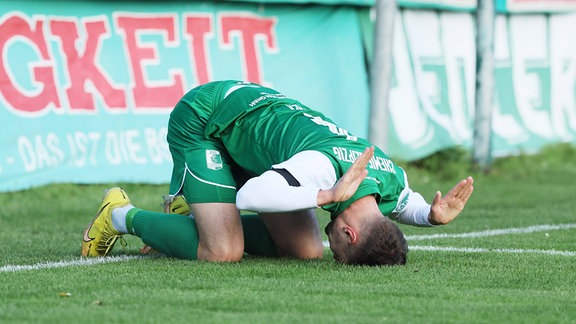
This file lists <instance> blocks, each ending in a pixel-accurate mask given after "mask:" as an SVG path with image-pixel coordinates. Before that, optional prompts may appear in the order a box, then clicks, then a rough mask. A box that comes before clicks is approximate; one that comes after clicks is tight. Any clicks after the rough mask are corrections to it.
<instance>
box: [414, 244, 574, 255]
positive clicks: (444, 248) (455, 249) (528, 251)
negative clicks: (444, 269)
mask: <svg viewBox="0 0 576 324" xmlns="http://www.w3.org/2000/svg"><path fill="white" fill-rule="evenodd" d="M408 249H409V250H412V251H444V252H463V253H489V252H492V253H517V254H547V255H561V256H569V257H573V256H576V252H573V251H557V250H534V249H484V248H459V247H452V246H410V247H408Z"/></svg>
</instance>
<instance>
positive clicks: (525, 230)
mask: <svg viewBox="0 0 576 324" xmlns="http://www.w3.org/2000/svg"><path fill="white" fill-rule="evenodd" d="M572 228H576V224H562V225H534V226H528V227H512V228H503V229H495V230H487V231H480V232H468V233H460V234H445V233H444V234H429V235H407V236H406V240H408V241H418V240H430V239H443V238H471V237H486V236H498V235H509V234H527V233H535V232H545V231H557V230H563V229H572Z"/></svg>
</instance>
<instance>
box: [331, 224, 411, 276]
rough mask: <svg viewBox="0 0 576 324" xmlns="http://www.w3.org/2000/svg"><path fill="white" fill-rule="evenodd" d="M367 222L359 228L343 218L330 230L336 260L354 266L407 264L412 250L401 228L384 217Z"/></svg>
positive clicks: (332, 225)
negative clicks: (408, 254) (409, 248)
mask: <svg viewBox="0 0 576 324" xmlns="http://www.w3.org/2000/svg"><path fill="white" fill-rule="evenodd" d="M366 219H367V221H364V222H362V223H361V224H360V225H359V226H357V227H356V228H353V227H351V226H348V225H347V224H346V222H345V221H343V220H342V219H341V218H340V217H337V218H336V219H335V220H333V221H331V222H330V223H329V224H328V226H326V234H328V239H329V241H330V249H331V250H332V252H333V253H334V259H335V260H336V261H337V262H340V263H344V264H352V265H370V266H374V265H402V264H406V254H407V253H408V246H407V244H406V239H405V238H404V234H403V233H402V231H400V229H399V228H398V226H397V225H396V224H395V223H394V222H392V221H391V220H390V219H388V218H387V217H384V216H383V215H382V214H379V215H375V217H367V218H366Z"/></svg>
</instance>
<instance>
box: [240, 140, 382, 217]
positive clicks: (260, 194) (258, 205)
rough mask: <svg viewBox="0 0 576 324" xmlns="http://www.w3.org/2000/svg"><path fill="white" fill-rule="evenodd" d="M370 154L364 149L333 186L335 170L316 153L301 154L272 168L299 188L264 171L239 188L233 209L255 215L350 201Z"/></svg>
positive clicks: (278, 175) (360, 180) (272, 173)
mask: <svg viewBox="0 0 576 324" xmlns="http://www.w3.org/2000/svg"><path fill="white" fill-rule="evenodd" d="M373 154H374V148H373V147H370V148H368V149H366V151H365V152H364V153H363V154H362V155H360V157H359V158H358V159H357V160H356V162H355V163H353V165H352V167H350V169H349V170H348V171H347V172H346V173H345V174H344V175H343V176H342V178H340V179H339V180H338V181H337V182H336V175H335V172H334V167H333V166H332V164H331V162H330V161H329V160H328V158H326V157H325V156H324V155H322V154H321V153H319V152H315V151H306V152H301V153H299V154H297V155H296V156H294V157H293V158H291V159H290V160H288V161H286V162H283V163H280V164H278V165H275V167H277V168H284V169H285V170H286V171H288V172H289V173H290V175H291V176H293V177H294V178H295V179H296V180H298V182H299V183H300V186H293V185H290V181H288V180H287V179H286V178H284V177H283V176H282V175H281V174H280V173H277V172H274V171H272V170H271V171H266V172H265V173H263V174H262V175H260V176H258V177H255V178H252V179H250V180H248V181H247V182H246V184H244V186H242V188H240V190H239V191H238V194H237V196H236V207H238V209H240V210H252V211H256V212H286V211H293V210H300V209H308V208H316V207H319V206H324V205H326V204H330V203H334V202H341V201H345V200H347V199H349V198H350V197H352V195H353V194H354V193H355V192H356V190H357V189H358V186H359V185H360V183H361V182H362V180H364V178H365V177H366V174H367V171H366V165H367V164H368V161H370V158H372V155H373ZM335 182H336V184H335V185H333V184H334V183H335Z"/></svg>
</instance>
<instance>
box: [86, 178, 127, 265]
mask: <svg viewBox="0 0 576 324" xmlns="http://www.w3.org/2000/svg"><path fill="white" fill-rule="evenodd" d="M128 204H130V199H129V198H128V195H126V193H125V192H124V190H122V189H120V188H111V189H108V190H106V192H105V193H104V197H103V198H102V203H101V204H100V208H99V209H98V212H97V213H96V216H95V217H94V219H93V220H92V222H91V223H90V225H88V228H86V230H85V231H84V238H83V239H82V256H89V257H98V256H106V255H108V253H109V252H110V251H112V248H113V247H114V243H116V240H118V238H120V237H122V233H120V232H118V231H117V230H116V229H114V227H113V226H112V209H114V208H118V207H124V206H126V205H128Z"/></svg>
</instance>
